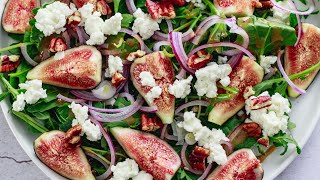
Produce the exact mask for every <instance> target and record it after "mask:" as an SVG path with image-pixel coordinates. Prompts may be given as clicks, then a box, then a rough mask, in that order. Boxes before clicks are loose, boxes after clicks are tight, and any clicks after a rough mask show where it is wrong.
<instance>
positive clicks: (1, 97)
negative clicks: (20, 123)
mask: <svg viewBox="0 0 320 180" xmlns="http://www.w3.org/2000/svg"><path fill="white" fill-rule="evenodd" d="M9 95H10V92H4V93H2V94H0V101H2V100H4V99H5V98H6V97H8V96H9Z"/></svg>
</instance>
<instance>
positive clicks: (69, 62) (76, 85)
mask: <svg viewBox="0 0 320 180" xmlns="http://www.w3.org/2000/svg"><path fill="white" fill-rule="evenodd" d="M64 54H65V55H64V57H63V58H62V59H60V60H55V59H54V57H50V58H49V59H47V60H45V61H43V62H41V63H40V64H39V65H38V66H36V67H35V68H33V69H32V70H31V71H29V73H28V74H27V79H39V80H42V82H43V83H45V84H51V85H55V86H59V87H64V88H72V89H92V88H94V87H96V86H97V85H98V84H99V83H100V81H101V68H102V57H101V53H100V52H99V51H98V50H97V49H96V48H95V47H93V46H80V47H77V48H73V49H69V50H66V51H65V52H64Z"/></svg>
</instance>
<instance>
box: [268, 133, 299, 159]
mask: <svg viewBox="0 0 320 180" xmlns="http://www.w3.org/2000/svg"><path fill="white" fill-rule="evenodd" d="M269 140H270V143H273V145H274V146H276V147H283V148H284V151H283V152H282V153H281V155H284V154H285V153H286V152H287V150H288V145H289V144H294V145H295V146H296V149H297V153H298V154H300V153H301V148H300V147H299V145H298V143H297V141H296V140H295V139H293V137H291V136H290V135H288V134H286V133H284V132H282V131H280V132H279V133H278V134H276V135H274V136H273V137H269Z"/></svg>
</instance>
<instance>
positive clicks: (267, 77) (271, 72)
mask: <svg viewBox="0 0 320 180" xmlns="http://www.w3.org/2000/svg"><path fill="white" fill-rule="evenodd" d="M276 72H277V70H276V68H274V67H270V68H269V73H268V74H266V75H265V76H264V77H263V80H268V79H270V78H271V77H272V76H273V75H274V74H275V73H276Z"/></svg>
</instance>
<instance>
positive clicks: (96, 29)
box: [84, 12, 107, 45]
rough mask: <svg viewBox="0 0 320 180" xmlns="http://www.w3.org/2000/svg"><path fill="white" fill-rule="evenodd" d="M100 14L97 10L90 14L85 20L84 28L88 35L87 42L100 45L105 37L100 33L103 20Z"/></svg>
mask: <svg viewBox="0 0 320 180" xmlns="http://www.w3.org/2000/svg"><path fill="white" fill-rule="evenodd" d="M100 16H101V14H100V13H99V12H94V13H93V14H92V15H91V16H89V17H87V19H86V21H85V26H84V29H85V31H86V33H87V34H89V35H90V39H89V40H88V41H87V44H90V45H101V44H103V43H104V41H105V40H106V39H107V38H106V37H104V34H103V33H102V27H103V24H104V21H103V19H102V18H101V17H100Z"/></svg>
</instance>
